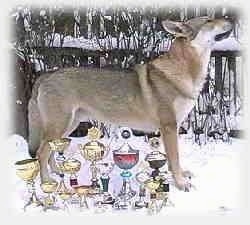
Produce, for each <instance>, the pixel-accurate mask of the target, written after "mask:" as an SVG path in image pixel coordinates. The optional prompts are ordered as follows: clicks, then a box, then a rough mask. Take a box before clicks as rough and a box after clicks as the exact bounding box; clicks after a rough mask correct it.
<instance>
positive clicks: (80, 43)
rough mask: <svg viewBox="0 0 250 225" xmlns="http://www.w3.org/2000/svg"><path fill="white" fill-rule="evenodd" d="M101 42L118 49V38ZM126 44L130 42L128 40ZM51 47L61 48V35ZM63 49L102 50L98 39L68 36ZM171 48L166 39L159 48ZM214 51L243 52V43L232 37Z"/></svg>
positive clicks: (131, 41) (121, 40)
mask: <svg viewBox="0 0 250 225" xmlns="http://www.w3.org/2000/svg"><path fill="white" fill-rule="evenodd" d="M99 42H100V44H101V46H103V47H104V48H107V49H110V48H117V47H118V46H117V38H114V37H111V38H104V39H99ZM126 42H128V40H127V39H126ZM134 42H135V41H134V39H133V38H132V37H131V39H130V41H129V43H130V46H129V48H130V49H134V48H135V46H138V43H137V41H136V43H134ZM119 43H120V47H119V48H121V49H123V48H126V47H125V46H126V44H125V43H124V39H123V38H120V40H119ZM51 46H53V47H60V35H59V34H55V36H54V40H53V42H52V43H51ZM62 47H75V48H82V49H89V50H101V48H100V46H99V44H98V42H97V40H96V38H92V39H86V38H84V37H79V38H74V37H72V36H66V37H65V38H64V41H63V46H62ZM168 48H169V42H168V40H167V39H166V38H165V39H163V41H162V42H161V44H160V46H159V50H160V51H167V50H168ZM213 50H221V51H241V50H242V43H240V42H239V41H238V40H236V39H235V37H233V36H232V35H231V36H230V37H229V38H227V39H224V40H221V41H219V42H216V43H215V45H214V47H213ZM148 51H150V48H148Z"/></svg>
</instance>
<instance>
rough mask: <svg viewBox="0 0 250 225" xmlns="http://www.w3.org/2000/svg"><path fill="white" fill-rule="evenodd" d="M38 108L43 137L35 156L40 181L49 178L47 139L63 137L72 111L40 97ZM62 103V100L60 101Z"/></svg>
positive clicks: (70, 120) (69, 122)
mask: <svg viewBox="0 0 250 225" xmlns="http://www.w3.org/2000/svg"><path fill="white" fill-rule="evenodd" d="M40 100H41V101H40V102H39V103H40V104H39V108H40V114H41V120H42V124H43V137H42V140H41V142H40V143H41V144H40V147H39V149H38V152H37V156H38V159H39V163H40V176H41V181H42V182H44V181H46V180H51V178H50V177H49V173H48V161H49V158H50V153H51V152H50V150H49V145H48V141H50V140H53V139H58V138H62V137H64V135H65V134H66V133H67V130H68V128H69V126H70V124H71V123H72V120H73V115H74V113H73V112H72V111H70V110H69V108H64V106H63V105H60V104H59V103H58V101H57V104H56V105H55V104H53V103H56V101H53V100H54V99H52V98H51V99H48V98H47V99H42V98H41V99H40ZM61 102H62V103H61V104H63V101H61Z"/></svg>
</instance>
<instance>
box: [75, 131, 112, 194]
mask: <svg viewBox="0 0 250 225" xmlns="http://www.w3.org/2000/svg"><path fill="white" fill-rule="evenodd" d="M88 137H89V139H90V140H91V141H90V142H88V143H87V144H85V145H82V144H79V149H80V152H81V155H82V156H83V158H84V159H86V160H88V161H90V162H91V164H90V170H91V174H92V178H91V186H92V187H93V189H95V190H96V193H99V192H100V184H99V183H98V178H97V174H98V172H99V169H98V168H97V166H96V162H97V161H99V160H102V159H103V158H104V157H105V155H106V154H107V152H108V149H107V148H106V147H105V146H104V144H102V143H101V142H99V141H97V140H98V139H99V138H100V137H101V131H100V130H99V129H98V128H95V127H92V128H91V129H89V130H88Z"/></svg>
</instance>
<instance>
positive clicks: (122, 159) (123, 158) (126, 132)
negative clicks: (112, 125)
mask: <svg viewBox="0 0 250 225" xmlns="http://www.w3.org/2000/svg"><path fill="white" fill-rule="evenodd" d="M121 136H122V138H123V139H125V140H127V139H129V138H130V137H131V136H132V131H131V129H130V128H124V129H123V130H122V131H121ZM113 159H114V162H115V165H116V166H118V167H119V168H120V169H122V170H123V171H122V172H121V174H120V175H121V177H122V180H123V181H122V188H121V190H120V192H119V194H118V198H117V199H116V201H115V203H114V208H116V209H127V208H129V207H130V202H129V201H128V200H130V199H131V198H132V197H134V196H135V194H136V192H135V191H134V190H132V188H131V184H130V178H131V176H132V173H131V172H130V171H129V170H130V169H132V168H133V167H134V166H135V165H136V164H137V163H138V161H139V150H135V149H132V147H131V146H130V145H129V144H128V143H127V141H125V143H124V144H123V145H122V146H121V147H120V149H118V150H114V151H113Z"/></svg>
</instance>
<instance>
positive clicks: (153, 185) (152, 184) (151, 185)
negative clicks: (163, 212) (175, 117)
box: [144, 178, 161, 215]
mask: <svg viewBox="0 0 250 225" xmlns="http://www.w3.org/2000/svg"><path fill="white" fill-rule="evenodd" d="M160 184H161V181H160V179H157V178H155V179H154V178H149V179H148V180H146V181H145V182H144V185H145V187H146V188H147V189H148V190H149V192H150V202H149V203H148V214H149V215H152V214H156V213H158V212H159V207H158V205H157V192H156V190H157V189H158V188H159V186H160Z"/></svg>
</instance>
